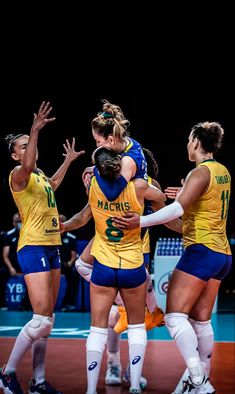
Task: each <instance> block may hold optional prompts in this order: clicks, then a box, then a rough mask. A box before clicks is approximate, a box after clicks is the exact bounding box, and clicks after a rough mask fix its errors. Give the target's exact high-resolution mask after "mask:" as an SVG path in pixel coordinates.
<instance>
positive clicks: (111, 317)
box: [108, 305, 119, 328]
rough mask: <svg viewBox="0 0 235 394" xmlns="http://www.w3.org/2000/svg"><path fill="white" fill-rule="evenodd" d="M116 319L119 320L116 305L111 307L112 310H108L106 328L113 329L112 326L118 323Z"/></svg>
mask: <svg viewBox="0 0 235 394" xmlns="http://www.w3.org/2000/svg"><path fill="white" fill-rule="evenodd" d="M118 319H119V313H118V306H117V305H113V306H112V308H111V309H110V312H109V322H108V326H109V327H110V328H114V326H115V325H116V324H117V322H118Z"/></svg>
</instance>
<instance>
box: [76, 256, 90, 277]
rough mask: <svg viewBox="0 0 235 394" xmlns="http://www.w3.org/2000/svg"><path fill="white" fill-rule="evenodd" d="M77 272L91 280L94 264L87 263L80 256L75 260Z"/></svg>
mask: <svg viewBox="0 0 235 394" xmlns="http://www.w3.org/2000/svg"><path fill="white" fill-rule="evenodd" d="M75 267H76V270H77V272H78V273H79V274H80V275H81V276H82V277H83V278H84V279H85V280H86V281H87V282H90V281H91V274H92V269H93V265H91V264H88V263H85V262H84V261H83V260H82V259H81V258H80V257H78V259H77V260H76V261H75Z"/></svg>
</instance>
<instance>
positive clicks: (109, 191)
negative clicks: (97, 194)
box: [94, 167, 127, 201]
mask: <svg viewBox="0 0 235 394" xmlns="http://www.w3.org/2000/svg"><path fill="white" fill-rule="evenodd" d="M94 175H95V177H96V180H97V182H98V185H99V187H100V189H101V190H102V192H103V193H104V195H105V197H106V198H107V200H108V201H114V200H116V198H118V196H119V195H120V194H121V192H122V191H123V190H124V189H125V187H126V185H127V180H126V179H125V178H124V177H123V176H122V175H120V176H119V177H118V178H117V179H115V180H114V181H113V182H110V181H107V180H106V179H104V178H102V177H101V176H100V174H99V172H98V170H97V168H96V167H95V168H94Z"/></svg>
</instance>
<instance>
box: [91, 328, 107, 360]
mask: <svg viewBox="0 0 235 394" xmlns="http://www.w3.org/2000/svg"><path fill="white" fill-rule="evenodd" d="M107 340H108V329H107V328H99V327H94V326H91V327H90V334H89V335H88V338H87V341H86V350H87V351H88V352H89V351H95V352H99V353H102V354H103V352H104V348H105V346H106V344H107Z"/></svg>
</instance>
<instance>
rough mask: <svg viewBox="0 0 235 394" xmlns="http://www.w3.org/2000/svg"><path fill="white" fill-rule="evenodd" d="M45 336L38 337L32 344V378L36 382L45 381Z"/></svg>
mask: <svg viewBox="0 0 235 394" xmlns="http://www.w3.org/2000/svg"><path fill="white" fill-rule="evenodd" d="M46 350H47V338H40V339H38V340H37V341H35V342H34V343H33V344H32V359H33V378H34V379H35V382H36V384H40V383H43V382H44V381H45V359H46Z"/></svg>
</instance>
